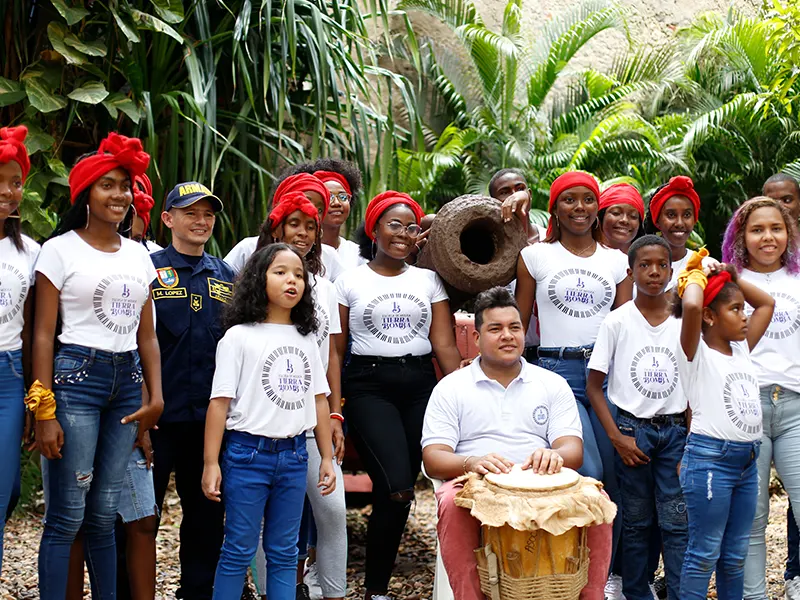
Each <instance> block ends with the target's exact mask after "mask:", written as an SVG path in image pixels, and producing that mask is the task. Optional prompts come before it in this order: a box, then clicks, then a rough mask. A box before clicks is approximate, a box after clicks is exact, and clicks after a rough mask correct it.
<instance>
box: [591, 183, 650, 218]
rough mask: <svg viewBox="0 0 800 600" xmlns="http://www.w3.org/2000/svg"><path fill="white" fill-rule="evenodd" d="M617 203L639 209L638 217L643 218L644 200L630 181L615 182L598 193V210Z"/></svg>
mask: <svg viewBox="0 0 800 600" xmlns="http://www.w3.org/2000/svg"><path fill="white" fill-rule="evenodd" d="M617 204H628V205H630V206H632V207H633V208H635V209H636V210H637V211H639V218H640V219H641V220H644V200H642V195H641V194H640V193H639V190H637V189H636V188H635V187H633V186H632V185H631V184H630V183H615V184H614V185H612V186H609V187H608V189H606V190H603V192H602V193H601V194H600V202H599V204H598V205H597V208H598V209H599V210H603V209H604V208H608V207H609V206H616V205H617Z"/></svg>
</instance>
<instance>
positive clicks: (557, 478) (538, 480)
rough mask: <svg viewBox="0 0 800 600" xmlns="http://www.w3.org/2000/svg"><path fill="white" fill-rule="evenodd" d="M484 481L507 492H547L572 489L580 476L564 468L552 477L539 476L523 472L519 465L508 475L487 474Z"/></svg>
mask: <svg viewBox="0 0 800 600" xmlns="http://www.w3.org/2000/svg"><path fill="white" fill-rule="evenodd" d="M484 479H486V481H488V482H489V483H492V484H494V485H496V486H497V487H500V488H505V489H507V490H524V491H534V492H549V491H553V490H561V489H564V488H568V487H572V486H573V485H575V484H576V483H578V482H579V481H580V479H581V476H580V475H579V474H578V473H577V471H573V470H572V469H567V468H566V467H562V469H561V471H559V472H558V473H555V474H553V475H539V474H537V473H534V472H533V471H532V470H531V469H527V470H526V471H523V470H522V466H521V465H514V466H513V467H512V468H511V471H510V472H509V473H489V474H488V475H486V476H485V477H484Z"/></svg>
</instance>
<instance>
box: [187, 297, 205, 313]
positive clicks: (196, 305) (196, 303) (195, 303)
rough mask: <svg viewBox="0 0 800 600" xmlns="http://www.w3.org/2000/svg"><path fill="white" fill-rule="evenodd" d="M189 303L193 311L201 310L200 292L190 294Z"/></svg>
mask: <svg viewBox="0 0 800 600" xmlns="http://www.w3.org/2000/svg"><path fill="white" fill-rule="evenodd" d="M189 305H190V306H191V307H192V310H193V311H194V312H200V311H201V310H203V297H202V296H201V295H200V294H192V299H191V300H190V301H189Z"/></svg>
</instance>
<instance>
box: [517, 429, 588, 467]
mask: <svg viewBox="0 0 800 600" xmlns="http://www.w3.org/2000/svg"><path fill="white" fill-rule="evenodd" d="M582 464H583V440H582V439H581V438H579V437H578V436H575V435H565V436H562V437H560V438H557V439H556V440H555V441H554V442H553V446H552V447H551V448H537V449H536V450H534V451H533V453H532V454H531V455H530V456H529V457H528V459H527V460H526V461H525V462H524V463H523V464H522V468H523V469H533V471H534V473H539V474H541V475H544V474H552V473H558V472H559V471H560V470H561V467H562V466H563V467H567V468H569V469H580V467H581V465H582Z"/></svg>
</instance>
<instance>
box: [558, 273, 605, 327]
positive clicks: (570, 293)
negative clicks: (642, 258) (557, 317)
mask: <svg viewBox="0 0 800 600" xmlns="http://www.w3.org/2000/svg"><path fill="white" fill-rule="evenodd" d="M547 295H548V297H549V298H550V302H552V303H553V304H554V305H555V306H556V308H558V310H560V311H561V312H562V313H564V314H565V315H567V316H569V317H574V318H577V319H586V318H588V317H592V316H594V315H596V314H597V313H599V312H600V311H601V310H603V308H605V307H606V306H608V305H609V304H610V303H611V299H612V298H613V295H614V289H613V288H612V286H611V283H609V281H608V280H607V279H605V278H604V277H602V276H601V275H598V274H597V273H593V272H592V271H587V270H586V269H576V268H570V269H564V270H563V271H559V272H558V273H556V274H555V275H554V276H553V277H552V278H551V279H550V283H549V284H548V286H547Z"/></svg>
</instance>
